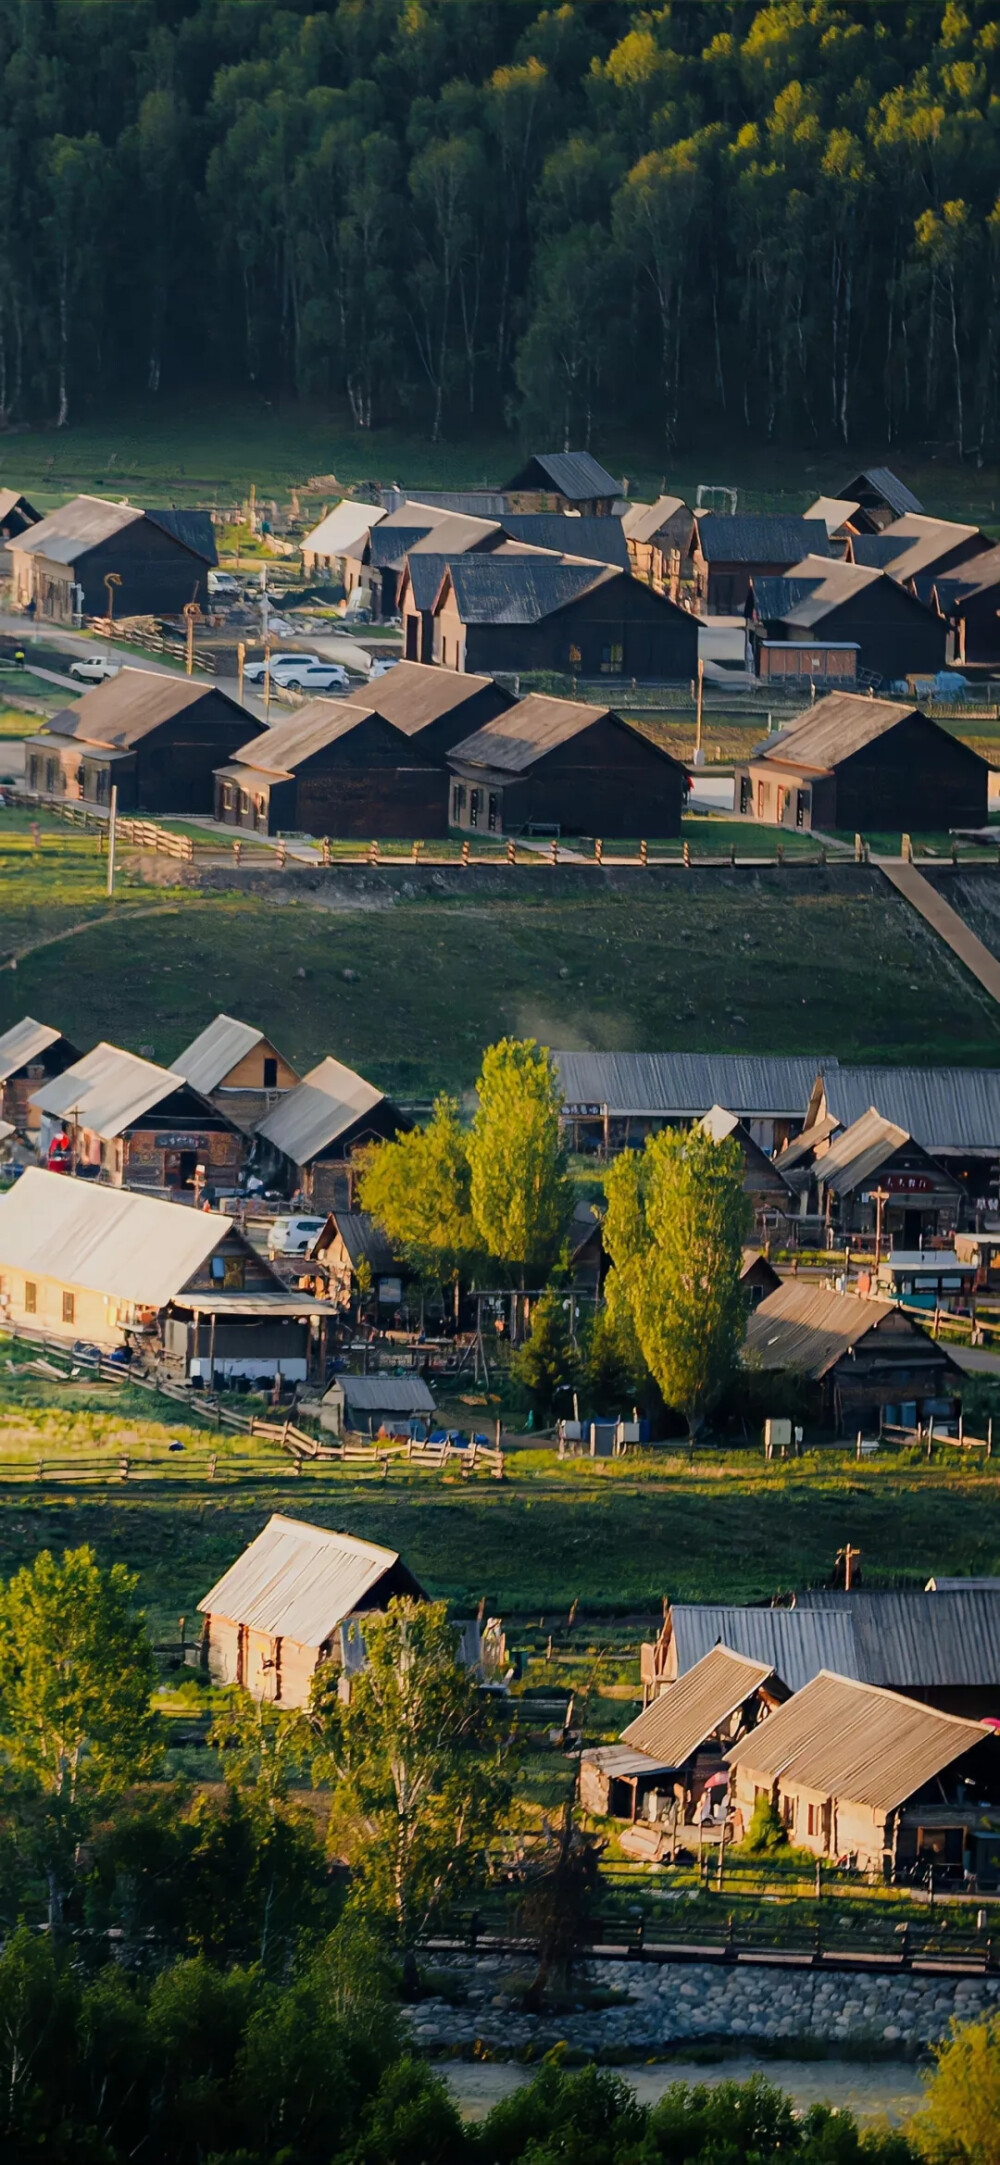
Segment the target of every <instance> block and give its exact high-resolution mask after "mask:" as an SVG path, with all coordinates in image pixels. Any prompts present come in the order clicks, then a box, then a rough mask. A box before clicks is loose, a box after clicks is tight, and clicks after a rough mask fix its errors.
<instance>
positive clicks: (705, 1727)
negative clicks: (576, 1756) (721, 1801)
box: [580, 1645, 788, 1823]
mask: <svg viewBox="0 0 1000 2165" xmlns="http://www.w3.org/2000/svg"><path fill="white" fill-rule="evenodd" d="M787 1697H788V1687H787V1685H785V1684H783V1683H782V1682H781V1680H780V1678H779V1677H777V1676H776V1675H775V1673H774V1670H773V1669H772V1668H771V1667H769V1665H768V1664H767V1663H766V1662H759V1661H750V1660H748V1659H747V1658H746V1656H745V1655H743V1654H736V1653H734V1652H733V1650H732V1648H731V1647H728V1646H722V1645H719V1646H714V1647H712V1649H711V1651H710V1652H709V1653H707V1654H705V1655H704V1656H703V1658H702V1660H701V1661H699V1662H696V1663H695V1665H694V1667H693V1668H691V1669H689V1670H688V1671H687V1673H686V1674H685V1675H684V1676H683V1677H681V1678H680V1679H679V1680H678V1682H677V1683H676V1684H672V1685H671V1686H670V1688H669V1690H668V1691H665V1692H663V1693H662V1694H661V1696H660V1697H659V1698H657V1699H655V1700H653V1702H652V1703H651V1704H650V1705H649V1706H647V1707H646V1708H645V1709H644V1710H643V1712H642V1713H641V1714H640V1715H638V1717H637V1718H636V1720H635V1721H632V1722H630V1723H629V1725H628V1727H627V1729H623V1730H622V1734H621V1744H620V1746H619V1747H617V1748H616V1747H614V1746H612V1747H611V1749H610V1751H609V1750H607V1749H604V1750H600V1751H585V1752H584V1753H583V1755H582V1758H581V1761H580V1800H581V1803H583V1804H584V1805H585V1806H586V1807H587V1809H588V1810H589V1811H592V1812H606V1813H611V1814H612V1815H614V1816H615V1817H617V1818H628V1819H631V1820H634V1819H635V1818H636V1817H637V1815H638V1813H639V1810H640V1808H641V1806H642V1805H643V1804H644V1803H645V1804H646V1812H647V1816H650V1817H652V1816H654V1815H655V1816H657V1817H661V1816H663V1808H664V1806H665V1805H666V1806H667V1808H668V1809H670V1810H671V1811H672V1812H675V1813H676V1818H677V1820H678V1821H679V1822H680V1823H683V1822H685V1821H690V1820H691V1819H692V1818H693V1816H694V1814H695V1812H696V1811H697V1809H698V1807H699V1805H700V1804H701V1801H702V1798H703V1797H706V1796H708V1797H709V1799H710V1798H711V1796H712V1794H713V1792H714V1793H715V1794H718V1795H724V1793H725V1787H726V1784H725V1782H724V1781H723V1782H721V1783H720V1782H719V1780H718V1777H719V1776H720V1775H721V1774H723V1773H724V1771H725V1770H724V1768H723V1764H722V1758H723V1753H724V1751H725V1749H726V1747H727V1745H730V1744H734V1743H735V1742H736V1741H737V1739H738V1738H739V1737H740V1736H742V1735H743V1733H744V1731H745V1730H746V1729H747V1728H749V1727H751V1726H752V1725H753V1723H755V1722H756V1721H758V1720H759V1719H761V1718H762V1717H763V1716H764V1715H766V1714H767V1713H768V1712H769V1711H770V1709H771V1708H772V1707H773V1706H778V1705H780V1704H781V1703H782V1702H783V1701H784V1700H785V1699H787ZM626 1757H630V1758H631V1764H629V1765H625V1764H624V1761H625V1759H626Z"/></svg>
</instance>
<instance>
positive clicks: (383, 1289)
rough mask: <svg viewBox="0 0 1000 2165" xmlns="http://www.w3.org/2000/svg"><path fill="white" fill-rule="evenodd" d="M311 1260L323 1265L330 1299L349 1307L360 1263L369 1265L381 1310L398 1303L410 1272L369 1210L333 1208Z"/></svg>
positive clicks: (376, 1301) (378, 1307) (377, 1304)
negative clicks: (394, 1252)
mask: <svg viewBox="0 0 1000 2165" xmlns="http://www.w3.org/2000/svg"><path fill="white" fill-rule="evenodd" d="M309 1260H310V1262H315V1263H319V1264H321V1265H322V1267H323V1270H324V1272H325V1273H326V1278H327V1284H328V1287H329V1295H330V1299H331V1300H332V1301H334V1302H336V1305H337V1307H338V1308H349V1307H350V1304H351V1301H352V1300H353V1299H354V1297H355V1293H356V1290H357V1273H358V1268H359V1266H360V1265H361V1264H364V1265H365V1267H366V1270H367V1273H368V1275H369V1278H370V1281H371V1290H372V1294H373V1296H374V1299H375V1304H376V1308H377V1310H378V1311H379V1313H380V1314H384V1312H385V1310H386V1309H392V1308H397V1307H398V1306H399V1303H400V1301H401V1300H402V1297H403V1287H404V1285H405V1282H406V1280H407V1278H408V1277H409V1275H410V1273H409V1268H408V1266H407V1265H406V1264H405V1263H404V1262H403V1260H402V1258H401V1257H400V1256H398V1255H394V1254H393V1251H392V1248H391V1246H390V1243H389V1242H388V1240H387V1239H386V1236H385V1234H384V1233H383V1231H382V1228H381V1226H379V1225H376V1223H375V1220H374V1218H372V1217H370V1216H369V1214H368V1212H367V1211H366V1210H331V1211H330V1213H329V1216H328V1218H327V1221H326V1224H325V1225H324V1227H323V1230H322V1232H321V1233H318V1234H317V1236H316V1239H315V1240H314V1242H313V1245H312V1247H311V1249H310V1251H309Z"/></svg>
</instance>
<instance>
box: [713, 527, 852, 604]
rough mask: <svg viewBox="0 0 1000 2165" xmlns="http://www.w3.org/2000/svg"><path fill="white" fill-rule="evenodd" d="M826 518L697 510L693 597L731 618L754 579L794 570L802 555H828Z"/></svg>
mask: <svg viewBox="0 0 1000 2165" xmlns="http://www.w3.org/2000/svg"><path fill="white" fill-rule="evenodd" d="M829 552H830V543H829V538H828V535H827V530H826V525H825V523H824V521H823V520H822V519H800V518H792V517H790V516H789V515H788V514H786V513H784V512H781V513H760V514H757V515H748V514H747V513H746V512H740V513H739V514H737V515H735V516H733V517H732V518H730V517H727V516H726V515H724V514H723V513H720V512H718V511H696V512H695V514H694V536H693V540H692V544H691V560H692V568H693V575H694V591H695V601H696V604H697V606H698V607H699V608H700V609H704V610H706V611H707V613H708V615H709V616H733V615H735V614H738V612H739V611H740V610H741V609H742V608H743V607H744V606H745V603H746V599H747V594H748V592H749V588H750V582H751V580H752V579H754V578H758V577H763V576H765V575H772V576H773V575H774V574H776V573H779V572H785V571H788V570H790V568H791V566H792V565H793V564H797V563H799V562H800V560H801V558H802V557H804V556H815V557H823V556H828V555H829Z"/></svg>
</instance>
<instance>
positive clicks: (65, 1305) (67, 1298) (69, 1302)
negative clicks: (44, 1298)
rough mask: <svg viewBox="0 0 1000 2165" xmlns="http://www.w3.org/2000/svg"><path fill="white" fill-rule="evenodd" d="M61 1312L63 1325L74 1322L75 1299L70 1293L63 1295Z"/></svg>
mask: <svg viewBox="0 0 1000 2165" xmlns="http://www.w3.org/2000/svg"><path fill="white" fill-rule="evenodd" d="M62 1310H63V1322H64V1323H75V1322H76V1299H75V1297H74V1295H73V1294H72V1293H64V1294H63V1297H62Z"/></svg>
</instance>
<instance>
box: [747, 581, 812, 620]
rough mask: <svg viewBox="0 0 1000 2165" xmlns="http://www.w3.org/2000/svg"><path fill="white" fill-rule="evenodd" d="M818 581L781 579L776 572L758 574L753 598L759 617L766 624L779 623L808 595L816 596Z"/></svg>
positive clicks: (754, 584)
mask: <svg viewBox="0 0 1000 2165" xmlns="http://www.w3.org/2000/svg"><path fill="white" fill-rule="evenodd" d="M819 583H820V582H819V580H818V578H817V579H790V578H788V577H787V575H786V576H783V577H779V576H778V575H777V574H776V573H775V572H763V573H759V572H758V573H757V574H756V575H755V577H754V582H753V598H754V606H755V608H756V611H757V615H758V616H759V617H760V618H761V619H762V621H763V622H764V623H765V624H770V623H778V622H780V621H781V619H782V618H783V617H786V616H787V615H788V613H789V610H791V609H795V608H797V606H798V604H799V602H800V601H805V599H806V596H807V595H808V594H814V593H815V591H816V588H817V587H818V585H819Z"/></svg>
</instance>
